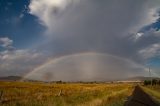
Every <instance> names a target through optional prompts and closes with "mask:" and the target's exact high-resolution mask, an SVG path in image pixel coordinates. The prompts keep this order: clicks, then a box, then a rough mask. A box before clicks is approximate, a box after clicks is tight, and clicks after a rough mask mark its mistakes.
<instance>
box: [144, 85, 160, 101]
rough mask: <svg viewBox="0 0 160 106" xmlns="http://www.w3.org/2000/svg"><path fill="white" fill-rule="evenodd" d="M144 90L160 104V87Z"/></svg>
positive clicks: (145, 88) (145, 87) (155, 86)
mask: <svg viewBox="0 0 160 106" xmlns="http://www.w3.org/2000/svg"><path fill="white" fill-rule="evenodd" d="M142 88H143V90H144V91H145V92H146V93H148V94H149V95H151V96H152V97H153V98H154V99H155V100H157V101H158V102H159V103H160V85H154V86H143V87H142Z"/></svg>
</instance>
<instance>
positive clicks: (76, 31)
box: [3, 0, 160, 80]
mask: <svg viewBox="0 0 160 106" xmlns="http://www.w3.org/2000/svg"><path fill="white" fill-rule="evenodd" d="M159 4H160V3H159V0H153V1H150V0H134V1H133V0H121V1H120V0H76V1H75V0H31V2H30V4H29V10H30V11H29V14H31V15H34V16H36V17H37V18H38V19H39V21H38V22H39V23H40V24H41V25H43V26H45V27H46V32H45V35H44V37H45V38H46V39H44V41H43V42H36V45H37V44H39V45H38V46H34V45H32V47H31V48H29V49H34V50H36V53H37V52H39V53H42V55H40V57H44V58H45V59H44V58H42V59H41V58H40V57H39V56H37V57H36V59H34V61H33V59H30V60H29V62H30V63H31V64H29V66H30V65H31V68H29V69H30V71H33V72H36V73H32V72H31V74H33V75H34V76H36V77H37V78H39V77H42V76H44V77H45V78H46V77H47V76H49V77H52V78H51V79H52V80H60V79H64V80H69V79H70V80H74V79H76V78H77V79H76V80H81V79H86V80H90V79H87V78H91V80H94V79H95V80H98V79H101V80H102V79H107V78H105V77H106V76H107V77H108V78H109V79H112V78H113V77H114V78H115V77H116V78H122V77H127V76H132V75H137V74H138V75H140V73H141V75H143V74H144V73H145V72H144V71H145V67H143V66H142V65H143V64H145V62H146V61H147V60H148V59H150V58H151V57H152V56H153V55H155V54H156V55H157V54H158V53H159V49H160V48H159V45H160V42H159V38H160V37H159V32H158V31H156V30H155V29H151V30H149V31H145V32H143V33H140V32H139V31H140V30H141V29H143V28H144V27H146V26H148V25H152V24H153V23H155V22H156V21H157V19H158V18H159V16H156V15H155V14H157V10H158V9H159ZM86 52H91V53H95V54H94V55H91V54H89V55H88V54H87V55H83V54H82V53H86ZM27 53H28V54H27V56H26V57H25V58H29V54H30V55H32V52H27ZM36 53H35V54H36ZM76 54H80V55H78V56H77V55H76ZM98 54H100V55H98ZM101 54H105V55H108V54H110V55H109V56H106V57H104V56H102V55H101ZM75 55H76V56H75ZM9 56H11V57H12V56H14V55H9ZM24 56H25V55H24ZM110 56H111V57H110ZM4 57H5V56H3V58H4ZM21 57H23V56H21ZM17 58H19V56H17ZM17 58H16V59H15V60H14V61H17V63H19V61H18V60H17ZM38 58H40V60H38ZM47 58H49V59H50V61H52V60H53V61H55V60H56V61H57V59H58V60H59V61H60V62H56V63H55V62H53V63H52V62H51V63H50V61H49V63H48V62H46V60H47ZM119 58H120V59H119ZM61 59H62V60H61ZM92 59H93V61H92ZM43 60H45V61H43ZM126 60H127V61H126ZM9 61H10V60H9ZM21 61H22V60H21ZM32 61H33V62H35V63H36V64H34V63H33V65H32ZM42 61H43V62H44V64H43V62H42ZM15 63H16V62H15ZM38 63H39V64H38ZM84 63H85V64H84ZM15 66H16V65H15ZM17 67H18V66H17ZM37 72H38V73H37ZM119 73H124V74H125V75H124V76H123V75H122V74H119ZM31 74H29V75H31ZM41 74H43V75H41ZM50 75H51V76H50ZM65 75H66V76H65ZM105 75H106V76H105ZM34 76H32V77H34ZM110 76H113V77H112V78H111V77H110ZM36 77H34V78H36Z"/></svg>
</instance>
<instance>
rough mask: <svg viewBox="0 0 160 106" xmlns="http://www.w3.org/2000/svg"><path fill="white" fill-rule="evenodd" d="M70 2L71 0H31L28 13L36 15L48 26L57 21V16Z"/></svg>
mask: <svg viewBox="0 0 160 106" xmlns="http://www.w3.org/2000/svg"><path fill="white" fill-rule="evenodd" d="M76 1H77V0H76ZM72 2H73V0H31V3H30V5H29V9H30V11H29V13H30V14H33V15H35V16H37V17H38V18H39V19H40V21H41V23H42V24H43V25H45V26H46V27H48V28H50V27H51V26H53V23H54V22H56V21H57V20H56V19H58V17H57V16H58V15H59V14H60V13H61V12H62V11H64V10H65V9H66V7H67V6H68V5H69V4H71V3H72ZM74 2H75V1H74Z"/></svg>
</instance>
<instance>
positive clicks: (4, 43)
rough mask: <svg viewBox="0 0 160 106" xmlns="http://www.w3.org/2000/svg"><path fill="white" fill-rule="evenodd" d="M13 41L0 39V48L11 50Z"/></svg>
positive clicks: (5, 38) (4, 38)
mask: <svg viewBox="0 0 160 106" xmlns="http://www.w3.org/2000/svg"><path fill="white" fill-rule="evenodd" d="M12 44H13V40H11V39H9V38H8V37H2V38H0V46H2V47H4V48H5V49H12V48H13V46H12Z"/></svg>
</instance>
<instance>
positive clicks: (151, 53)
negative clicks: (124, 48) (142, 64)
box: [139, 43, 160, 59]
mask: <svg viewBox="0 0 160 106" xmlns="http://www.w3.org/2000/svg"><path fill="white" fill-rule="evenodd" d="M139 54H140V55H141V56H142V57H143V58H145V59H148V58H152V57H155V56H157V55H159V54H160V43H156V44H152V45H150V46H149V47H147V48H145V49H142V50H140V51H139Z"/></svg>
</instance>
